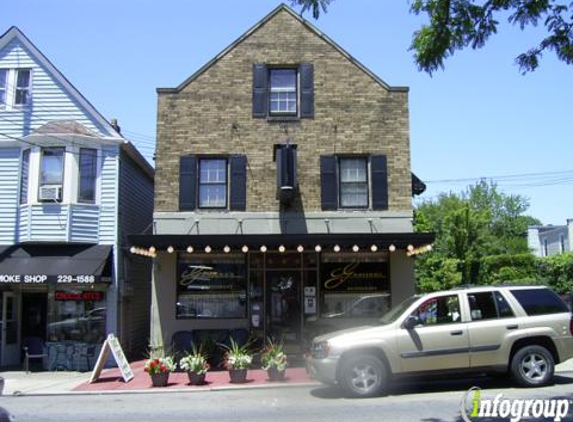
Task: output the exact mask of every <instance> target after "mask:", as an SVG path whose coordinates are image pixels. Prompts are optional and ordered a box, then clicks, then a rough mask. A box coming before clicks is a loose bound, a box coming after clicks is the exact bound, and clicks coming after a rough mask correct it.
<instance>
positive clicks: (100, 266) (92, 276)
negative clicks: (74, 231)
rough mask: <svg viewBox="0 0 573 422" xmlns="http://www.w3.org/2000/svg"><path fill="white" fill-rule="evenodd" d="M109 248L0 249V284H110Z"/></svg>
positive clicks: (31, 246)
mask: <svg viewBox="0 0 573 422" xmlns="http://www.w3.org/2000/svg"><path fill="white" fill-rule="evenodd" d="M110 253H111V246H108V245H70V244H64V245H58V244H20V245H12V246H2V247H0V284H4V283H8V284H10V283H15V284H19V283H21V284H44V283H56V284H74V283H80V284H93V283H100V282H111V258H110Z"/></svg>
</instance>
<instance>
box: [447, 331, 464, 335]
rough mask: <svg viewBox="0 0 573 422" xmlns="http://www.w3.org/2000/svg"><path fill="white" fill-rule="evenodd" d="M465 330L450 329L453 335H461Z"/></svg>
mask: <svg viewBox="0 0 573 422" xmlns="http://www.w3.org/2000/svg"><path fill="white" fill-rule="evenodd" d="M463 333H464V332H463V331H462V330H457V331H450V334H451V335H452V336H461V335H462V334H463Z"/></svg>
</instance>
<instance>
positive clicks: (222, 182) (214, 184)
mask: <svg viewBox="0 0 573 422" xmlns="http://www.w3.org/2000/svg"><path fill="white" fill-rule="evenodd" d="M226 207H227V160H226V159H224V158H201V159H200V160H199V208H226Z"/></svg>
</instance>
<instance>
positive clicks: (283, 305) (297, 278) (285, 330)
mask: <svg viewBox="0 0 573 422" xmlns="http://www.w3.org/2000/svg"><path fill="white" fill-rule="evenodd" d="M266 281H267V295H266V296H267V306H266V310H267V321H266V328H267V330H266V331H267V332H266V334H267V336H270V337H271V338H273V339H275V340H281V339H282V340H283V341H284V342H285V344H287V345H288V344H297V345H298V344H299V343H300V339H301V328H302V326H301V323H302V319H301V316H302V314H301V306H300V305H301V290H300V289H301V271H293V270H282V271H276V270H275V271H273V270H270V271H267V280H266Z"/></svg>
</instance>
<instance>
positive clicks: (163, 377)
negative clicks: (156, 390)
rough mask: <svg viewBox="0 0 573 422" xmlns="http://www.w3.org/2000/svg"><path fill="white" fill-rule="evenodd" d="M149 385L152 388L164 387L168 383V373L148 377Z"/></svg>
mask: <svg viewBox="0 0 573 422" xmlns="http://www.w3.org/2000/svg"><path fill="white" fill-rule="evenodd" d="M150 377H151V384H152V385H153V386H154V387H166V386H167V383H168V382H169V372H160V373H158V374H153V375H150Z"/></svg>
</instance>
